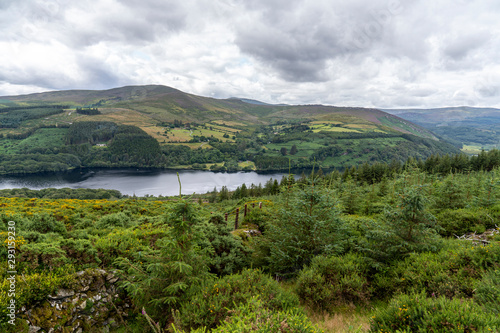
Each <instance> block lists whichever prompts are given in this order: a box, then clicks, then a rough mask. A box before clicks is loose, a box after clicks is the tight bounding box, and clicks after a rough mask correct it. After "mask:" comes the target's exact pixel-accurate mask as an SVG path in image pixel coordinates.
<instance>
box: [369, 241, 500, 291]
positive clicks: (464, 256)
mask: <svg viewBox="0 0 500 333" xmlns="http://www.w3.org/2000/svg"><path fill="white" fill-rule="evenodd" d="M453 242H454V243H451V242H449V244H450V246H449V248H447V249H445V250H442V251H440V252H439V253H421V254H418V253H412V254H410V256H409V257H408V258H406V259H405V260H404V261H401V262H398V263H397V264H396V265H395V266H393V267H391V268H390V270H388V271H386V272H383V273H378V274H376V275H375V277H374V288H375V291H376V292H377V294H378V295H379V296H383V295H387V294H392V293H395V292H401V293H408V292H410V291H412V290H416V291H421V290H426V292H427V295H428V296H432V295H433V296H436V297H438V296H445V297H448V298H452V297H472V296H473V294H474V288H475V287H474V283H475V282H476V281H478V280H480V279H481V278H482V276H483V274H484V272H485V271H487V270H490V269H492V268H498V267H500V265H499V263H500V246H499V245H498V244H495V243H492V244H490V245H487V246H474V245H473V244H470V243H465V241H464V242H462V243H460V242H457V241H453ZM451 244H453V245H451Z"/></svg>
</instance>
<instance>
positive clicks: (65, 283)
mask: <svg viewBox="0 0 500 333" xmlns="http://www.w3.org/2000/svg"><path fill="white" fill-rule="evenodd" d="M73 273H74V269H73V267H72V266H64V267H61V268H59V269H56V270H54V271H52V272H42V273H31V274H26V275H23V276H21V275H17V276H16V308H21V307H22V306H31V305H33V304H36V303H37V302H43V301H45V300H46V298H47V296H48V295H50V294H55V292H56V291H57V290H58V289H60V288H72V287H74V286H75V278H74V274H73ZM9 288H10V281H9V280H7V279H3V281H2V282H1V283H0V325H1V324H3V323H6V322H7V320H9V319H8V317H7V312H6V310H7V304H8V302H9V301H10V299H11V297H9ZM0 328H1V326H0Z"/></svg>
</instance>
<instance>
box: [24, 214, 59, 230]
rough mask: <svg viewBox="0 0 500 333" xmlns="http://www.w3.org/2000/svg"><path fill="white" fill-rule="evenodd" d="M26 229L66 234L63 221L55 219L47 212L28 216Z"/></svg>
mask: <svg viewBox="0 0 500 333" xmlns="http://www.w3.org/2000/svg"><path fill="white" fill-rule="evenodd" d="M26 230H29V231H38V232H40V233H43V234H46V233H50V232H54V233H58V234H61V235H65V234H66V226H65V225H64V223H63V222H61V221H58V220H56V219H55V218H54V217H53V216H51V215H49V214H47V213H40V214H38V213H35V214H33V215H32V216H31V217H30V222H29V224H28V225H27V226H26Z"/></svg>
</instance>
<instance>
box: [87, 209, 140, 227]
mask: <svg viewBox="0 0 500 333" xmlns="http://www.w3.org/2000/svg"><path fill="white" fill-rule="evenodd" d="M131 225H132V220H131V219H130V216H128V215H127V214H125V213H124V212H119V213H112V214H108V215H104V216H103V217H101V218H100V219H99V220H98V221H97V222H96V225H95V226H96V228H99V229H104V228H116V227H122V228H128V227H130V226H131Z"/></svg>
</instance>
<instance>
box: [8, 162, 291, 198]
mask: <svg viewBox="0 0 500 333" xmlns="http://www.w3.org/2000/svg"><path fill="white" fill-rule="evenodd" d="M178 172H179V176H180V179H181V185H182V194H193V193H194V192H196V193H206V192H209V191H212V190H213V189H214V187H216V188H217V190H220V189H221V188H222V186H226V187H227V188H228V189H229V190H235V189H236V187H238V186H241V185H242V184H246V185H247V186H250V185H251V184H252V183H253V184H255V185H259V183H261V184H262V186H264V184H265V183H266V182H267V181H268V180H269V179H270V178H273V179H278V181H280V180H281V177H282V176H283V175H284V173H267V174H262V173H256V172H236V173H220V172H211V171H194V170H181V171H178ZM23 187H26V188H29V189H33V190H39V189H43V188H50V187H52V188H64V187H69V188H90V189H99V188H102V189H112V190H118V191H120V192H121V193H122V194H125V195H136V196H139V197H141V196H145V195H147V194H149V195H153V196H160V195H163V196H172V195H178V194H179V183H178V181H177V171H173V170H141V169H94V170H78V171H73V172H66V173H60V174H46V175H26V176H2V177H0V189H10V188H23Z"/></svg>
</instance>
